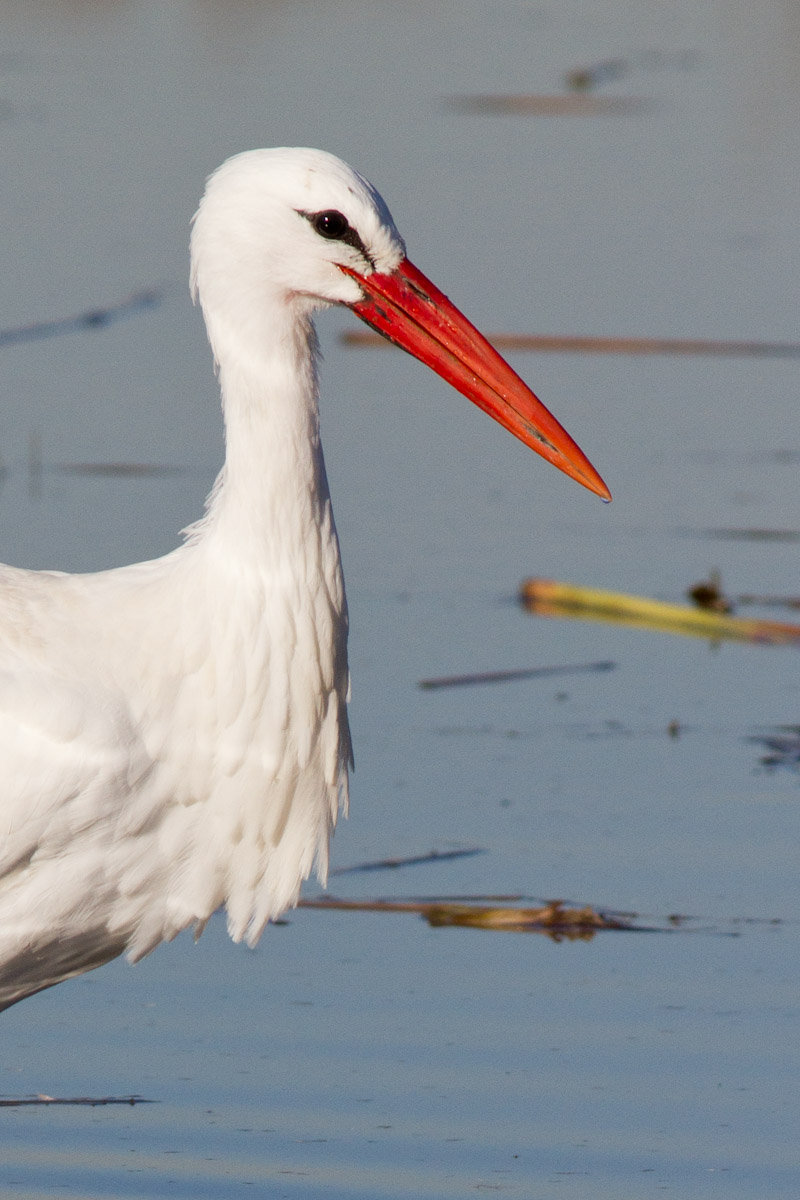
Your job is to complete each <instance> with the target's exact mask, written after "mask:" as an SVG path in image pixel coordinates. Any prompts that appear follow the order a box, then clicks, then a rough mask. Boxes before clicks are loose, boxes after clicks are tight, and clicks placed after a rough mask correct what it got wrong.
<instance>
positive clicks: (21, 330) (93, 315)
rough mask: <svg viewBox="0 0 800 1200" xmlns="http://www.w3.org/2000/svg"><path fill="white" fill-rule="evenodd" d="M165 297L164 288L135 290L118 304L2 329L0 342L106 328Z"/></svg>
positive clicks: (29, 340)
mask: <svg viewBox="0 0 800 1200" xmlns="http://www.w3.org/2000/svg"><path fill="white" fill-rule="evenodd" d="M163 298H164V290H163V289H159V288H147V289H145V290H144V291H141V292H134V293H133V295H131V296H128V297H127V298H126V299H125V300H120V301H119V302H118V303H117V304H109V305H107V306H106V307H105V308H92V309H89V310H88V311H87V312H82V313H78V315H77V316H72V317H54V318H53V319H51V320H48V321H34V322H32V323H31V324H30V325H19V326H17V327H16V328H14V329H0V346H17V345H19V344H20V343H21V342H35V341H40V340H41V339H42V338H50V337H59V336H61V335H62V334H66V333H84V332H86V331H87V330H96V329H105V328H107V326H109V325H111V324H113V323H114V322H115V321H120V320H122V319H123V318H125V317H132V316H135V315H137V314H138V313H140V312H146V311H148V310H150V309H152V308H156V307H157V306H158V305H159V304H160V303H161V301H162V300H163Z"/></svg>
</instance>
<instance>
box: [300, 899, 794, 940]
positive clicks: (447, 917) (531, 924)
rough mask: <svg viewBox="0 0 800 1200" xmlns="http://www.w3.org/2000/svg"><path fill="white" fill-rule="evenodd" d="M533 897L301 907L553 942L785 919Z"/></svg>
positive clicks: (731, 930) (716, 929)
mask: <svg viewBox="0 0 800 1200" xmlns="http://www.w3.org/2000/svg"><path fill="white" fill-rule="evenodd" d="M530 901H531V898H530V897H526V896H519V895H509V896H449V897H447V896H441V897H435V896H423V897H409V898H406V899H401V898H399V897H398V898H392V899H371V900H370V899H366V900H346V899H341V898H338V897H336V896H319V897H316V898H314V899H308V900H301V901H300V905H299V907H301V908H319V909H329V910H335V911H337V912H370V913H414V914H416V915H418V916H421V917H422V918H423V919H424V920H426V921H427V922H428V924H429V925H430V926H431V927H432V928H434V929H441V928H447V927H450V928H453V927H457V928H462V929H482V930H489V931H494V932H500V933H538V934H543V935H544V936H545V937H548V938H549V939H550V940H551V941H554V942H565V941H566V942H575V941H585V942H588V941H591V940H592V938H594V937H595V936H596V935H597V934H598V933H603V932H617V933H673V934H674V933H704V934H710V935H714V936H720V937H739V936H741V933H742V930H743V929H744V928H746V927H762V928H769V929H778V928H780V927H782V926H783V925H785V924H787V922H786V921H785V920H783V919H782V918H780V917H733V918H728V919H725V920H708V919H705V918H701V917H698V916H691V915H688V914H685V913H668V914H667V915H666V916H658V917H649V916H646V915H645V914H643V913H635V912H618V911H614V910H611V909H601V908H596V907H594V906H593V905H589V904H584V905H577V904H573V903H572V902H571V901H568V900H542V901H539V902H537V903H536V906H535V907H531V906H530Z"/></svg>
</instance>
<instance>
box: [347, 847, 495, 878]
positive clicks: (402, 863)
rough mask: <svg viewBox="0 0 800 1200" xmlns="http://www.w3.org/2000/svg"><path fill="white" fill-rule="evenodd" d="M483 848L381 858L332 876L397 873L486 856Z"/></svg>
mask: <svg viewBox="0 0 800 1200" xmlns="http://www.w3.org/2000/svg"><path fill="white" fill-rule="evenodd" d="M485 853H486V851H485V850H484V849H483V848H482V847H481V846H471V847H470V848H469V849H466V850H430V851H429V852H428V853H427V854H414V855H412V856H411V857H409V858H381V859H378V860H377V861H375V862H365V863H356V864H355V865H354V866H352V867H333V868H332V869H331V871H329V874H330V875H353V874H355V873H356V872H360V871H396V870H397V869H398V867H418V866H420V865H421V864H426V865H427V864H430V863H440V862H451V861H452V860H453V859H454V858H472V857H473V855H475V854H485Z"/></svg>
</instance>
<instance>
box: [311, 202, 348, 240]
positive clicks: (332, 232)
mask: <svg viewBox="0 0 800 1200" xmlns="http://www.w3.org/2000/svg"><path fill="white" fill-rule="evenodd" d="M311 223H312V225H313V226H314V228H315V229H316V231H317V233H318V234H320V235H321V236H322V237H324V238H329V239H330V240H331V241H335V242H340V241H342V240H343V239H344V238H345V236H346V234H347V232H348V230H349V229H350V226H349V225H348V223H347V217H343V216H342V214H341V213H340V212H337V211H336V209H335V208H330V209H328V210H327V211H326V212H321V213H317V214H316V215H315V216H314V217H313V219H312V222H311Z"/></svg>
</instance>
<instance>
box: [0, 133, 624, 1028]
mask: <svg viewBox="0 0 800 1200" xmlns="http://www.w3.org/2000/svg"><path fill="white" fill-rule="evenodd" d="M412 272H413V275H412ZM419 280H422V281H423V282H424V284H427V281H425V280H424V276H421V275H420V274H419V273H418V272H416V271H415V269H414V268H412V267H411V264H409V263H408V260H407V259H406V258H405V249H404V245H403V241H402V239H401V238H400V235H399V234H398V232H397V230H396V228H395V226H394V223H393V221H392V219H391V216H390V215H389V212H388V210H387V208H386V206H385V204H384V203H383V201H382V200H381V198H380V197H379V195H378V194H377V192H375V190H374V189H373V188H372V187H371V186H370V185H369V184H367V183H366V182H365V181H364V180H363V179H362V178H361V177H360V176H359V175H357V174H356V173H355V172H354V171H352V170H351V169H350V168H349V167H347V166H346V165H345V164H344V163H342V162H340V161H339V160H338V159H335V158H333V157H332V156H330V155H327V154H324V153H322V152H320V151H314V150H296V149H294V150H286V149H279V150H260V151H252V152H250V153H247V154H243V155H239V156H237V157H235V158H233V159H231V160H229V161H228V162H227V163H225V164H224V165H223V166H222V167H221V168H220V169H219V171H217V172H216V174H214V175H213V176H212V177H211V179H210V181H209V184H208V187H207V190H206V194H205V196H204V198H203V200H202V202H201V205H200V208H199V211H198V213H197V215H196V218H195V222H194V228H193V233H192V286H193V289H194V291H195V293H196V296H197V298H198V299H199V302H200V304H201V305H202V308H203V313H204V316H205V320H206V325H207V328H208V335H209V340H210V342H211V345H212V348H213V351H214V356H215V359H216V362H217V365H218V370H219V379H220V385H221V391H222V402H223V412H224V418H225V429H226V461H225V466H224V468H223V470H222V472H221V474H220V476H219V478H218V480H217V482H216V484H215V487H214V490H213V492H212V494H211V497H210V500H209V503H208V506H207V511H206V514H205V516H204V517H203V518H202V520H201V521H199V522H198V523H197V524H196V525H195V526H193V527H192V528H191V529H190V530H189V531H188V535H187V537H186V539H185V542H184V544H183V545H182V546H181V547H180V548H179V549H177V550H175V551H174V552H173V553H171V554H168V555H167V556H166V557H164V558H161V559H157V560H155V561H153V562H147V563H141V564H138V565H134V566H130V567H124V568H121V569H119V570H112V571H106V572H101V573H98V574H89V575H65V574H61V573H58V572H29V571H21V570H16V569H14V568H11V567H2V568H0V785H1V787H2V793H1V795H0V1007H2V1006H6V1005H8V1004H11V1003H13V1002H14V1001H16V1000H19V999H21V998H22V997H24V996H25V995H28V994H30V993H31V992H34V991H37V990H39V989H40V988H43V987H47V986H49V985H51V984H53V983H57V982H59V981H60V980H62V979H65V978H68V977H69V976H71V975H74V974H77V973H79V972H81V971H84V970H88V969H90V968H91V967H94V966H98V965H100V963H102V962H105V961H107V960H108V959H109V958H112V957H114V956H115V955H117V954H119V953H121V952H122V951H123V950H127V952H128V954H129V955H130V957H131V958H132V959H136V958H139V957H140V956H141V955H143V954H146V953H147V952H148V951H150V950H152V949H153V948H154V947H155V946H156V945H157V944H158V943H159V942H161V941H163V940H165V939H169V938H172V937H174V936H175V935H176V934H177V933H178V932H179V931H180V930H182V929H184V928H186V927H187V926H194V927H195V928H196V929H197V930H198V931H199V930H201V929H202V927H203V925H204V924H205V922H206V921H207V920H208V918H209V917H210V916H211V914H212V913H213V912H214V911H215V910H216V909H217V908H219V907H220V906H221V905H224V906H225V907H226V909H227V918H228V927H229V930H230V933H231V935H232V936H233V937H234V938H235V939H240V938H246V939H247V940H248V941H249V942H251V943H253V942H255V940H256V939H257V938H258V936H259V934H260V933H261V931H262V929H263V927H264V925H265V923H266V922H267V921H268V920H269V919H270V918H274V917H276V916H278V915H279V914H280V913H281V912H282V911H284V909H286V908H287V907H288V906H290V905H292V904H294V903H295V902H296V900H297V897H298V894H299V889H300V885H301V882H302V881H303V880H304V879H305V878H307V877H308V875H309V874H310V873H311V871H312V869H314V867H315V865H316V869H317V871H318V873H319V875H320V877H321V878H322V879H324V877H325V874H326V869H327V862H328V843H329V838H330V835H331V831H332V829H333V826H334V824H335V822H336V816H337V812H338V811H339V808H340V806H344V805H346V803H347V773H348V765H349V763H350V758H351V751H350V736H349V731H348V724H347V712H346V701H347V693H348V686H349V685H348V669H347V650H346V642H347V607H346V601H345V594H344V584H343V579H342V571H341V565H340V558H339V547H338V542H337V537H336V529H335V526H334V521H333V513H332V510H331V501H330V495H329V492H328V485H327V480H326V477H325V465H324V461H323V455H322V448H321V445H320V438H319V418H318V406H317V354H316V339H315V335H314V329H313V326H312V324H311V314H312V312H313V310H314V309H317V308H320V307H322V306H324V305H326V304H331V303H336V304H346V305H350V306H351V307H353V308H354V309H355V311H356V312H357V313H358V315H360V316H362V317H363V318H364V319H365V320H368V321H369V322H370V323H371V324H373V325H375V326H376V327H377V328H380V329H381V330H382V331H383V332H385V333H387V335H388V336H390V337H392V339H393V340H395V341H397V342H398V343H400V344H403V345H405V346H406V348H408V349H411V351H412V353H415V354H417V355H418V356H419V357H422V358H423V359H425V361H427V362H429V363H430V364H431V365H432V366H434V368H435V369H436V370H438V371H439V372H440V373H441V374H444V375H445V377H447V378H449V379H450V380H451V382H454V383H455V384H456V386H458V387H460V388H461V389H462V390H463V391H465V392H466V393H467V394H470V396H471V398H472V399H475V400H476V402H478V403H479V404H481V405H482V407H485V408H488V409H490V410H491V408H492V405H494V406H495V407H501V406H502V405H505V406H507V407H510V408H512V409H513V411H514V412H516V413H519V412H520V411H521V409H520V404H519V403H517V401H516V400H515V401H514V403H513V404H512V403H511V401H510V400H509V396H508V395H504V396H503V397H502V399H501V400H496V393H497V392H498V387H497V383H496V382H494V381H493V382H491V384H490V385H486V386H488V387H490V388H491V389H493V390H492V398H491V402H490V401H487V399H486V395H484V394H482V393H480V387H481V386H483V385H481V384H480V381H479V380H476V379H475V375H476V373H477V372H478V370H479V369H483V368H482V367H479V368H476V366H475V364H474V363H473V364H472V365H471V366H470V367H469V369H468V371H467V373H468V374H470V375H471V382H470V381H467V382H466V383H464V382H463V381H459V379H456V378H453V374H454V367H453V363H452V362H451V360H453V359H458V358H459V357H463V356H462V355H461V354H460V351H459V349H458V348H457V349H456V350H454V349H453V348H452V346H450V345H449V343H448V342H447V339H448V337H449V338H451V339H455V341H456V342H459V339H461V342H463V341H464V338H465V337H466V336H467V335H465V334H464V331H463V329H462V330H461V331H460V332H459V331H458V330H455V326H453V325H452V324H451V323H450V313H451V310H452V312H453V313H456V310H455V309H452V306H449V305H448V302H447V301H446V300H445V298H444V297H442V296H441V293H437V292H436V291H435V289H433V287H432V285H430V288H429V289H428V292H427V293H426V291H425V288H421V286H420V284H419ZM381 289H383V290H381ZM398 297H399V300H398ZM420 298H421V300H420ZM407 301H408V302H409V303H412V302H413V303H423V304H424V305H426V306H427V307H428V308H430V310H431V312H430V314H429V315H423V316H422V317H420V316H419V314H415V315H412V316H411V317H407V316H406V315H405V313H406V311H408V304H407ZM392 305H394V306H395V308H396V309H397V312H395V311H394V309H392V313H393V319H394V320H395V321H396V327H394V326H393V327H392V328H387V320H388V318H387V310H388V309H389V308H391V306H392ZM434 313H435V314H437V319H438V315H441V314H442V313H444V316H445V318H446V320H445V324H446V325H447V330H445V331H444V332H443V331H442V329H440V328H437V329H436V330H435V332H434V333H433V334H431V332H430V329H431V328H432V323H433V320H434ZM456 316H458V314H457V313H456ZM460 320H461V321H462V322H463V318H460ZM426 324H427V325H428V326H429V328H428V329H426V328H425V327H426ZM464 326H465V327H466V328H467V330H468V336H469V338H471V342H472V344H473V346H478V345H479V344H480V345H479V348H480V355H481V356H482V357H481V364H484V365H485V362H486V361H487V349H486V348H485V343H480V339H479V335H477V333H475V331H472V333H474V338H472V334H471V333H469V330H471V327H467V326H466V322H464ZM461 342H459V346H461ZM432 345H433V349H432V348H431V346H432ZM442 346H446V348H445V349H442ZM461 349H463V346H461ZM437 355H438V357H437ZM495 357H496V356H495ZM498 361H502V360H498ZM493 369H495V370H497V368H496V367H493ZM506 371H507V372H508V375H509V377H510V376H511V375H512V373H511V372H510V369H509V368H506ZM483 373H484V375H485V374H486V371H485V370H484V371H483ZM514 378H516V377H514ZM519 386H520V387H521V388H524V385H521V384H520V385H519ZM470 388H471V389H472V391H470ZM525 390H526V391H527V389H525ZM479 393H480V394H479ZM487 394H488V393H487ZM521 395H522V393H520V396H521ZM527 396H528V397H530V398H531V400H530V401H527V400H526V403H528V404H529V409H526V410H525V411H524V412H523V415H522V421H523V424H524V425H525V427H526V430H527V433H528V435H529V436H528V437H527V438H526V440H528V441H529V444H530V443H531V442H533V443H536V444H535V445H534V448H535V449H538V450H539V451H540V452H541V453H544V454H545V456H546V457H549V458H551V460H554V461H557V459H558V456H559V455H561V456H563V457H564V458H565V461H566V462H567V466H566V467H565V465H564V463H563V462H557V465H560V466H561V467H562V469H566V470H567V471H568V473H570V474H572V475H574V476H575V477H576V478H580V480H581V482H584V483H586V484H587V486H589V487H591V488H592V490H595V491H598V492H600V493H601V494H606V495H607V493H606V492H605V491H604V485H602V481H600V482H599V483H598V481H599V477H598V476H596V473H594V472H593V469H592V468H591V467H590V466H589V465H588V463H586V460H585V459H584V458H583V456H582V455H580V452H579V451H577V448H575V447H574V444H573V443H571V442H569V439H567V438H566V435H565V434H563V431H560V430H559V427H558V426H557V425H556V423H555V422H554V421H553V419H552V418H549V414H546V415H547V417H548V418H549V420H550V421H551V422H552V426H551V425H546V426H543V424H542V421H541V420H540V419H539V418H540V416H541V413H546V410H544V409H541V406H539V408H538V409H535V420H536V424H535V425H534V416H532V414H534V408H533V406H532V402H533V401H535V397H533V396H532V393H527ZM517 399H519V397H518V398H517ZM535 403H536V404H538V401H536V402H535ZM540 409H541V413H540ZM493 415H495V416H499V419H501V420H503V423H504V424H507V425H508V426H509V427H510V428H513V423H512V420H511V418H510V416H509V414H508V413H506V412H504V413H500V414H498V413H497V412H494V413H493ZM515 419H516V418H515ZM517 423H519V422H518V421H517ZM543 427H544V433H542V428H543ZM553 428H555V429H556V431H557V432H556V433H553ZM513 431H514V432H516V433H517V434H518V436H523V434H520V431H519V429H516V428H513ZM562 434H563V438H564V439H566V441H563V440H562V441H559V438H561V435H562ZM567 443H568V444H567ZM577 456H579V457H577Z"/></svg>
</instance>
